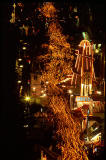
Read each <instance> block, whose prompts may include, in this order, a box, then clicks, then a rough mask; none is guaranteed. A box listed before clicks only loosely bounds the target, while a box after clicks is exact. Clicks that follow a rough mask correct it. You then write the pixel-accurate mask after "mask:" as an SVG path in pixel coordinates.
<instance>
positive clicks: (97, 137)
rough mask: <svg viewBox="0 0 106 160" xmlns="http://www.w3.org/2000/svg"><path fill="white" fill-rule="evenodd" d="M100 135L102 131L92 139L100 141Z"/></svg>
mask: <svg viewBox="0 0 106 160" xmlns="http://www.w3.org/2000/svg"><path fill="white" fill-rule="evenodd" d="M100 137H101V133H98V134H97V135H96V136H94V137H93V138H91V141H95V142H96V141H99V139H100Z"/></svg>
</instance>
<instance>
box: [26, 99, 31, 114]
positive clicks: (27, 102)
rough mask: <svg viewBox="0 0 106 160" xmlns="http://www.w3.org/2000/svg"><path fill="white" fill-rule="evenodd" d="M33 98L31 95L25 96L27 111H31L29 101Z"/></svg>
mask: <svg viewBox="0 0 106 160" xmlns="http://www.w3.org/2000/svg"><path fill="white" fill-rule="evenodd" d="M30 100H31V97H30V96H25V101H26V109H27V112H28V113H29V102H30Z"/></svg>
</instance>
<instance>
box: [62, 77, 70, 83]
mask: <svg viewBox="0 0 106 160" xmlns="http://www.w3.org/2000/svg"><path fill="white" fill-rule="evenodd" d="M70 79H71V78H66V79H64V80H62V81H61V83H62V82H67V81H69V80H70Z"/></svg>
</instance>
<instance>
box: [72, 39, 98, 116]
mask: <svg viewBox="0 0 106 160" xmlns="http://www.w3.org/2000/svg"><path fill="white" fill-rule="evenodd" d="M93 54H94V51H93V44H92V43H90V42H89V41H88V40H86V39H84V40H82V41H81V42H80V44H79V45H78V50H76V55H77V58H76V62H75V67H74V71H73V75H72V78H71V85H74V86H78V85H79V86H80V95H79V96H78V97H76V106H74V107H73V108H72V109H73V110H74V111H80V112H81V114H82V116H83V117H87V115H88V112H89V116H90V115H91V116H92V115H93V100H92V98H91V95H92V87H93V82H94V81H95V72H94V66H93V62H94V57H93Z"/></svg>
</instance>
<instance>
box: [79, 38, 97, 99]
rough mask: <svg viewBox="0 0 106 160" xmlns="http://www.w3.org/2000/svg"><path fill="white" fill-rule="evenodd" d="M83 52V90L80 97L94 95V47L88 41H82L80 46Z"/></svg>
mask: <svg viewBox="0 0 106 160" xmlns="http://www.w3.org/2000/svg"><path fill="white" fill-rule="evenodd" d="M79 48H80V49H79V51H80V52H81V89H80V96H88V95H91V94H92V79H93V76H94V67H93V61H94V59H93V45H91V44H90V42H89V41H88V40H82V41H81V42H80V44H79Z"/></svg>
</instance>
